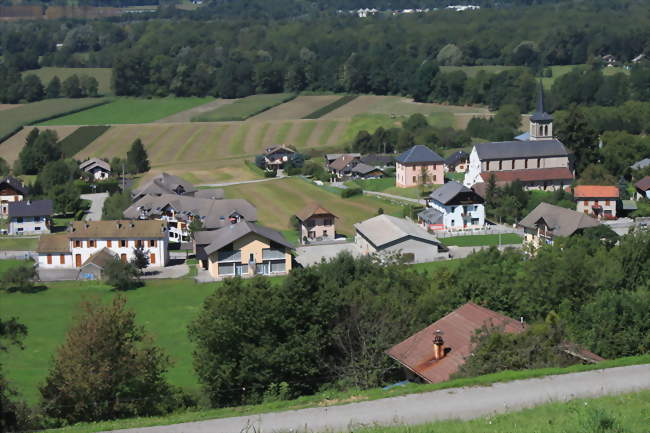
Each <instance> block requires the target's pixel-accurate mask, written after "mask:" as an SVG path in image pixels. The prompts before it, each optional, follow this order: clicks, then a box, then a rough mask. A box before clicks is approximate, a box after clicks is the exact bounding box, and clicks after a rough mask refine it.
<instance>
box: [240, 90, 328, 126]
mask: <svg viewBox="0 0 650 433" xmlns="http://www.w3.org/2000/svg"><path fill="white" fill-rule="evenodd" d="M340 98H341V97H340V96H339V95H322V96H298V97H297V98H295V99H293V100H291V101H289V102H286V103H284V104H280V105H278V106H276V107H273V108H271V109H269V110H266V111H263V112H262V113H260V114H258V115H256V116H253V117H251V118H250V119H249V120H285V119H302V118H303V117H305V116H307V115H308V114H310V113H313V112H314V111H316V110H318V109H319V108H322V107H324V106H326V105H328V104H330V103H332V102H334V101H336V100H337V99H340Z"/></svg>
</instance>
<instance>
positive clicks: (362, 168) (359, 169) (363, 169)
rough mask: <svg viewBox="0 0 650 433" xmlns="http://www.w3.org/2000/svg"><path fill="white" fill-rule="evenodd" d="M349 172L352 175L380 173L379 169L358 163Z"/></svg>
mask: <svg viewBox="0 0 650 433" xmlns="http://www.w3.org/2000/svg"><path fill="white" fill-rule="evenodd" d="M350 171H351V172H352V173H359V174H368V173H372V172H373V171H381V168H378V167H375V166H374V165H368V164H364V163H363V162H360V163H358V164H357V165H355V166H354V167H353V168H352V170H350ZM382 173H383V171H382Z"/></svg>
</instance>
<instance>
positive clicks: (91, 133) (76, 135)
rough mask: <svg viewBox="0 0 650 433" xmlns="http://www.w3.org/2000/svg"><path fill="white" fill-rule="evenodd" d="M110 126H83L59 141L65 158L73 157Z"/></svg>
mask: <svg viewBox="0 0 650 433" xmlns="http://www.w3.org/2000/svg"><path fill="white" fill-rule="evenodd" d="M108 128H110V126H107V125H95V126H81V127H79V128H77V129H76V130H75V131H74V132H73V133H72V134H70V135H68V136H67V137H66V138H64V139H63V140H61V141H60V142H59V145H60V147H61V151H62V152H63V156H64V157H65V158H72V157H73V156H74V155H75V154H76V153H77V152H80V151H81V150H83V149H84V148H85V147H86V146H88V145H89V144H90V143H92V142H93V141H95V140H96V139H97V138H99V136H101V135H102V134H103V133H104V132H106V131H107V130H108Z"/></svg>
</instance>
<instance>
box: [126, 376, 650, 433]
mask: <svg viewBox="0 0 650 433" xmlns="http://www.w3.org/2000/svg"><path fill="white" fill-rule="evenodd" d="M643 389H650V364H646V365H635V366H630V367H619V368H610V369H606V370H594V371H589V372H583V373H571V374H563V375H559V376H548V377H544V378H539V379H527V380H518V381H514V382H507V383H496V384H494V385H492V386H490V387H472V388H454V389H446V390H441V391H434V392H428V393H423V394H411V395H406V396H402V397H393V398H386V399H382V400H374V401H368V402H362V403H352V404H347V405H341V406H329V407H318V408H311V409H301V410H294V411H288V412H277V413H267V414H261V415H251V416H239V417H234V418H223V419H215V420H210V421H199V422H193V423H184V424H176V425H171V426H158V427H146V428H137V429H129V430H120V431H121V432H134V433H135V432H142V433H213V432H219V433H241V432H253V431H257V432H259V431H262V432H264V433H268V432H278V431H282V432H289V431H299V432H303V431H309V432H322V431H332V432H337V431H346V432H347V431H351V430H352V429H358V428H359V427H361V426H369V425H375V424H385V425H390V424H400V425H405V424H422V423H426V422H431V421H438V420H444V419H464V420H466V419H472V418H477V417H479V416H483V415H489V414H494V413H502V412H506V411H510V410H518V409H523V408H527V407H532V406H536V405H540V404H544V403H548V402H551V401H566V400H571V399H574V398H588V397H598V396H602V395H612V394H621V393H627V392H634V391H640V390H643ZM253 427H254V428H255V430H253Z"/></svg>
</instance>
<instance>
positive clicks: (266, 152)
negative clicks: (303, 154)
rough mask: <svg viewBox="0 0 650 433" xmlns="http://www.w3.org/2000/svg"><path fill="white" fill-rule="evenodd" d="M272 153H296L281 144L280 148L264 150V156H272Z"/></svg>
mask: <svg viewBox="0 0 650 433" xmlns="http://www.w3.org/2000/svg"><path fill="white" fill-rule="evenodd" d="M274 153H296V151H295V150H293V149H291V148H290V147H287V146H285V145H284V144H281V145H280V146H271V147H267V148H266V149H264V155H266V156H269V155H272V154H274Z"/></svg>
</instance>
